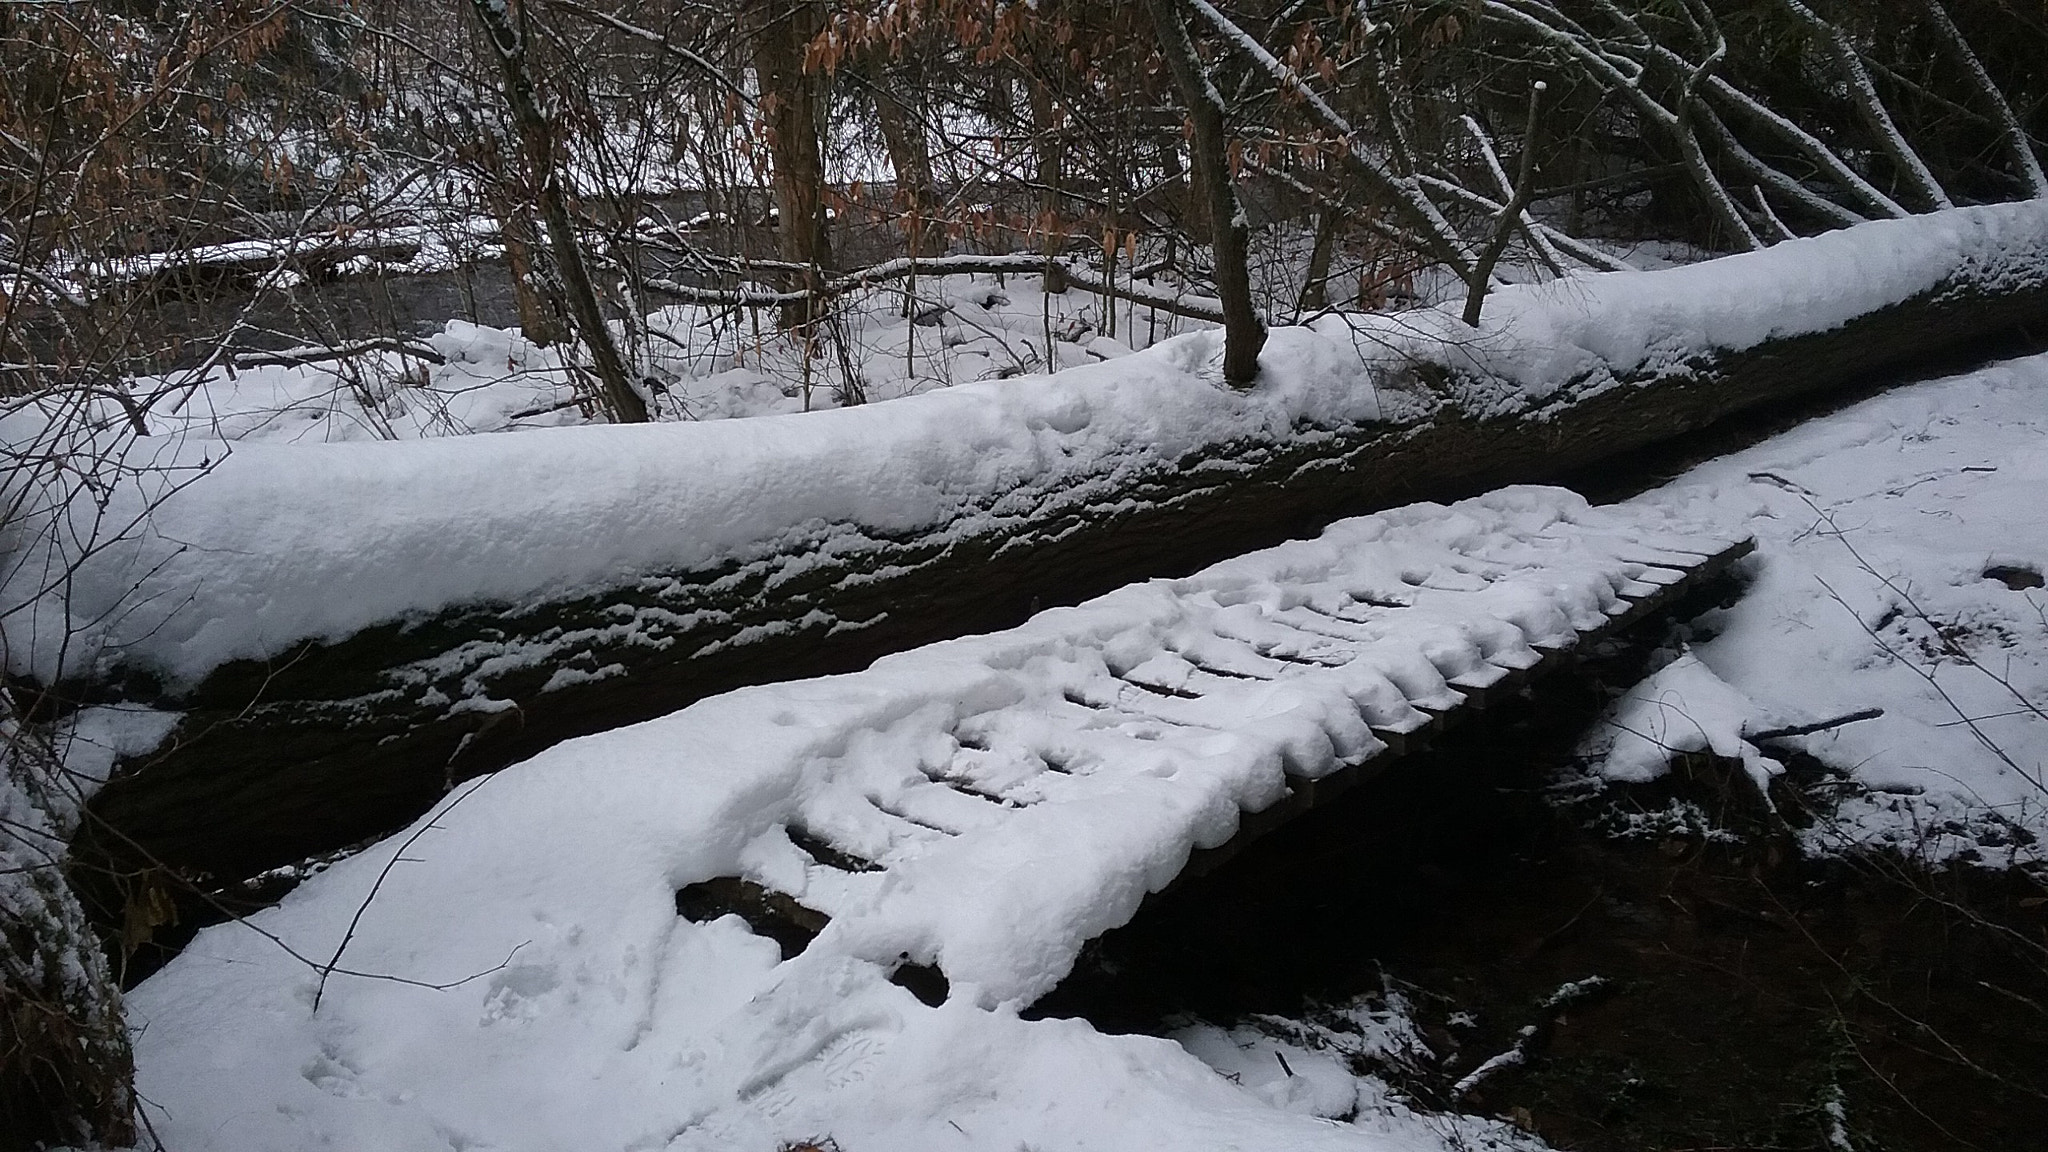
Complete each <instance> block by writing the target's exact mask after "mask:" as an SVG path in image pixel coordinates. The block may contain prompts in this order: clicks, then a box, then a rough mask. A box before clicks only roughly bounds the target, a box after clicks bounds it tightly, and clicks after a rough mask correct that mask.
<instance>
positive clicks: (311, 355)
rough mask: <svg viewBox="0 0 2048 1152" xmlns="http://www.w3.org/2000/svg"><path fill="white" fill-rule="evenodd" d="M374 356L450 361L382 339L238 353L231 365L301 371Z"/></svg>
mask: <svg viewBox="0 0 2048 1152" xmlns="http://www.w3.org/2000/svg"><path fill="white" fill-rule="evenodd" d="M371 352H396V353H398V354H399V355H401V356H411V357H413V358H414V359H416V360H425V361H426V362H427V363H429V364H446V363H447V362H448V358H447V357H445V356H443V355H441V354H440V353H439V352H436V351H434V349H433V348H432V347H430V346H428V345H426V344H420V343H416V342H414V341H411V340H399V339H396V338H394V337H388V336H380V337H377V338H376V339H372V340H354V341H350V342H349V343H346V344H314V345H307V346H304V347H299V348H286V349H283V350H282V351H277V352H234V353H230V354H229V357H228V363H230V364H232V365H234V366H235V367H236V368H271V367H284V368H297V367H300V366H302V365H306V364H323V363H326V362H328V361H330V360H349V359H353V358H354V357H357V356H362V355H365V354H367V353H371Z"/></svg>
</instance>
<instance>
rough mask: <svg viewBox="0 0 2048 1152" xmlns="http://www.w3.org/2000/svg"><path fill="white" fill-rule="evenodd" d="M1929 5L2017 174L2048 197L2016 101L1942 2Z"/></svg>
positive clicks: (2046, 179) (2045, 177) (2031, 191)
mask: <svg viewBox="0 0 2048 1152" xmlns="http://www.w3.org/2000/svg"><path fill="white" fill-rule="evenodd" d="M1924 2H1925V4H1926V6H1927V17H1928V23H1930V24H1932V25H1934V31H1935V33H1936V34H1937V35H1939V36H1940V37H1941V41H1942V45H1943V46H1944V47H1946V48H1947V49H1948V51H1949V55H1951V56H1953V57H1955V61H1956V63H1957V64H1960V65H1962V68H1963V73H1964V75H1966V76H1967V77H1968V78H1969V81H1970V87H1972V88H1974V89H1976V91H1977V95H1978V97H1979V98H1980V99H1981V100H1982V101H1983V103H1984V104H1985V106H1986V107H1988V108H1989V109H1990V111H1991V115H1992V118H1993V123H1995V124H1997V125H1998V138H1999V141H2000V143H2002V144H2004V145H2005V151H2006V155H2007V156H2008V157H2010V158H2011V160H2012V166H2013V174H2014V175H2016V176H2018V177H2019V178H2020V182H2021V183H2022V184H2024V185H2026V188H2027V195H2028V196H2030V197H2042V196H2048V173H2044V172H2042V171H2041V161H2040V158H2039V157H2037V156H2035V155H2034V145H2033V142H2032V141H2030V140H2029V139H2028V138H2027V130H2026V127H2025V126H2024V125H2022V124H2021V123H2020V119H2019V117H2018V116H2017V115H2015V114H2014V113H2013V110H2012V102H2011V101H2009V100H2007V99H2006V98H2005V94H2004V93H2003V92H2000V91H1999V90H1998V85H1997V84H1995V83H1993V82H1992V80H1991V75H1990V73H1988V72H1986V71H1984V62H1983V61H1981V60H1979V59H1977V53H1976V52H1975V51H1974V50H1972V49H1971V47H1970V42H1969V41H1968V40H1965V39H1963V31H1962V29H1960V28H1958V27H1956V22H1955V21H1954V20H1952V19H1950V18H1949V14H1948V9H1947V8H1946V7H1944V6H1943V5H1942V2H1941V0H1924Z"/></svg>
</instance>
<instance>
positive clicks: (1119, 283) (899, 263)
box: [646, 253, 1223, 324]
mask: <svg viewBox="0 0 2048 1152" xmlns="http://www.w3.org/2000/svg"><path fill="white" fill-rule="evenodd" d="M1048 264H1056V265H1057V266H1058V267H1060V268H1061V269H1063V270H1064V271H1065V272H1066V274H1067V279H1068V280H1069V281H1071V282H1072V283H1073V284H1075V285H1076V286H1078V287H1081V288H1086V289H1088V290H1089V291H1091V292H1102V291H1106V290H1112V289H1113V290H1114V291H1115V293H1116V294H1117V296H1118V297H1120V298H1122V299H1125V300H1131V301H1135V302H1137V303H1139V304H1142V305H1145V306H1147V307H1151V308H1157V309H1159V310H1160V311H1161V312H1170V313H1172V314H1174V315H1176V316H1186V317H1188V318H1190V319H1194V320H1209V321H1213V322H1215V323H1219V324H1220V323H1222V322H1223V305H1222V304H1221V303H1220V302H1219V301H1217V300H1216V299H1215V298H1213V297H1209V296H1190V295H1188V294H1186V293H1182V292H1172V291H1168V290H1166V289H1163V288H1158V287H1155V286H1153V285H1149V284H1141V283H1138V282H1137V281H1135V280H1130V279H1125V278H1121V277H1119V278H1117V279H1116V280H1115V281H1114V282H1112V281H1111V280H1110V279H1109V278H1107V277H1105V276H1103V275H1102V274H1101V273H1100V272H1098V271H1096V270H1095V269H1094V268H1092V267H1090V266H1089V265H1087V264H1085V263H1083V262H1081V261H1078V260H1070V259H1058V260H1052V261H1048V260H1047V259H1046V258H1045V257H1044V256H1040V255H1036V254H1027V253H1018V254H1016V255H1010V256H938V257H933V258H931V259H928V260H923V259H920V260H913V259H909V258H903V259H896V260H886V261H883V262H882V263H880V264H876V265H873V266H871V267H867V268H861V269H856V270H854V271H851V272H841V273H837V274H835V275H833V276H832V277H830V278H829V279H827V280H826V281H825V282H824V284H823V285H821V286H820V287H819V288H818V290H817V291H816V292H810V291H770V290H766V289H758V288H701V287H697V286H695V285H691V284H683V283H680V282H678V281H675V280H670V279H665V278H655V279H651V280H648V281H647V283H646V286H647V288H648V290H649V291H652V292H658V293H660V294H661V295H664V296H668V297H672V298H674V299H677V300H684V301H687V302H689V303H692V304H706V305H712V306H724V307H748V308H771V307H777V306H780V305H783V304H790V303H795V302H797V301H801V300H807V299H811V298H813V297H817V298H824V299H830V298H831V297H835V296H841V295H844V294H845V293H847V292H852V291H856V290H858V289H862V288H870V287H873V286H875V285H877V284H884V283H888V282H890V281H894V280H904V279H908V278H910V277H913V276H962V275H970V274H973V275H994V274H998V273H1001V274H1010V275H1042V274H1043V273H1044V272H1045V270H1046V266H1047V265H1048ZM737 267H738V268H739V269H744V270H760V271H784V270H786V269H785V268H784V267H782V266H778V265H770V264H754V265H739V266H737Z"/></svg>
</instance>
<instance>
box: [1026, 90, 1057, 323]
mask: <svg viewBox="0 0 2048 1152" xmlns="http://www.w3.org/2000/svg"><path fill="white" fill-rule="evenodd" d="M1024 88H1025V91H1026V93H1027V97H1026V98H1027V99H1029V100H1030V102H1031V144H1032V147H1033V148H1034V149H1035V150H1036V151H1037V157H1038V171H1037V174H1036V180H1037V183H1038V227H1039V229H1040V230H1041V231H1042V232H1043V233H1044V236H1045V247H1044V251H1045V290H1046V292H1048V293H1050V294H1053V295H1059V294H1061V293H1064V292H1065V291H1066V290H1067V269H1066V266H1065V265H1063V264H1061V263H1059V262H1058V261H1056V260H1054V259H1053V257H1055V256H1057V255H1059V250H1060V243H1059V237H1058V236H1057V235H1055V234H1054V232H1053V228H1054V227H1055V225H1056V223H1057V222H1058V220H1059V216H1060V181H1061V179H1062V172H1061V164H1060V142H1059V136H1058V133H1059V127H1058V121H1059V106H1058V105H1057V104H1056V103H1055V102H1054V101H1053V98H1052V92H1051V90H1050V89H1048V88H1047V87H1046V86H1045V81H1044V80H1043V79H1042V78H1040V77H1037V76H1029V77H1026V78H1025V80H1024Z"/></svg>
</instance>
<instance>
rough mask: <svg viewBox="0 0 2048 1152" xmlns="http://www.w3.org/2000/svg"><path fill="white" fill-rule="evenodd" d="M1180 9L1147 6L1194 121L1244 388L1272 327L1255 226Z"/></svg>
mask: <svg viewBox="0 0 2048 1152" xmlns="http://www.w3.org/2000/svg"><path fill="white" fill-rule="evenodd" d="M1174 3H1175V0H1146V6H1147V7H1149V8H1150V9H1151V11H1152V23H1153V26H1154V27H1155V28H1157V29H1158V32H1159V47H1160V52H1161V54H1162V55H1164V56H1165V57H1166V65H1167V68H1168V69H1169V70H1171V71H1172V73H1173V81H1174V85H1175V86H1176V87H1178V88H1179V89H1180V92H1181V96H1182V98H1183V99H1185V100H1186V101H1187V105H1188V119H1189V121H1190V122H1191V123H1192V125H1193V127H1194V161H1195V162H1194V178H1195V181H1196V182H1197V183H1198V184H1200V185H1201V187H1202V190H1203V192H1204V197H1203V198H1204V200H1206V201H1207V203H1208V208H1209V219H1210V221H1211V223H1212V225H1213V231H1214V233H1215V241H1214V244H1213V245H1212V247H1213V248H1214V250H1215V253H1216V294H1217V295H1218V296H1220V297H1221V298H1222V300H1223V379H1224V380H1225V381H1227V382H1229V383H1230V384H1231V385H1232V386H1233V387H1238V388H1244V387H1247V386H1249V385H1250V384H1251V383H1252V382H1253V381H1254V380H1256V379H1258V376H1259V352H1260V350H1261V349H1263V348H1264V347H1265V346H1266V325H1265V322H1264V321H1262V320H1260V319H1259V313H1258V309H1257V308H1255V307H1254V306H1253V304H1252V280H1251V268H1250V263H1249V249H1250V247H1251V224H1250V222H1249V221H1248V220H1246V219H1245V214H1244V205H1243V204H1242V203H1240V202H1239V201H1238V198H1237V187H1236V184H1235V182H1234V181H1232V179H1231V175H1230V155H1229V146H1230V145H1229V141H1228V140H1227V139H1226V138H1225V136H1224V131H1223V97H1222V96H1220V95H1219V94H1217V91H1216V87H1215V85H1213V84H1211V83H1210V82H1209V74H1208V72H1207V71H1206V70H1205V69H1204V68H1203V66H1202V59H1201V57H1200V56H1198V55H1196V54H1195V44H1194V41H1193V40H1191V39H1189V38H1188V29H1187V25H1186V24H1184V23H1182V22H1181V18H1180V12H1179V11H1178V10H1177V9H1175V7H1174Z"/></svg>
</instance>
